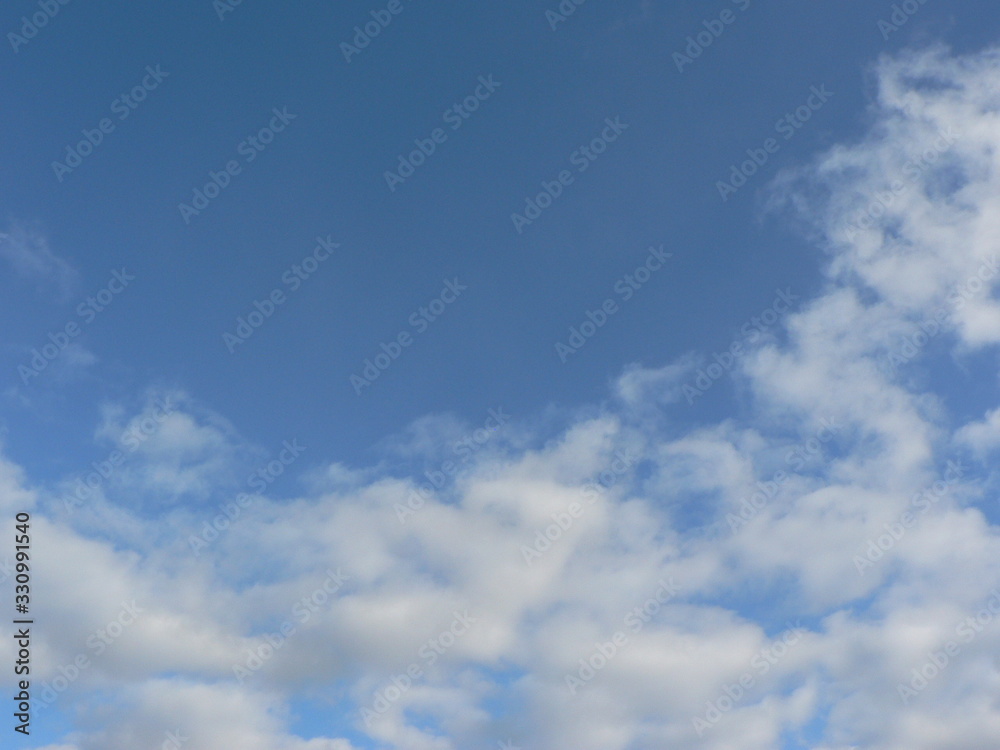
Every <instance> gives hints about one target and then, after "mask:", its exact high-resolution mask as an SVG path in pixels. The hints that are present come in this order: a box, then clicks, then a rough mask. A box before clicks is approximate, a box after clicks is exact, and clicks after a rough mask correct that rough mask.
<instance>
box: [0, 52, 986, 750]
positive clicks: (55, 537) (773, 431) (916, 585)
mask: <svg viewBox="0 0 1000 750" xmlns="http://www.w3.org/2000/svg"><path fill="white" fill-rule="evenodd" d="M876 72H877V78H878V81H879V84H880V88H879V93H878V97H877V99H876V101H875V102H873V104H872V109H873V112H872V117H873V125H872V128H871V130H870V132H869V133H868V134H867V136H865V137H864V138H863V139H862V140H860V141H859V142H858V143H855V144H849V145H842V146H839V147H837V148H835V149H833V150H832V151H830V152H829V153H827V154H824V155H823V156H821V157H820V158H819V159H818V160H817V161H816V162H815V163H814V164H812V165H809V166H808V167H804V168H802V169H800V170H798V171H796V172H793V173H789V174H786V175H784V176H783V177H782V178H781V179H780V180H779V181H778V182H777V184H776V186H775V193H774V200H773V207H774V208H775V210H779V211H780V210H791V211H794V212H796V215H797V216H798V218H799V219H800V220H802V221H804V222H805V226H807V227H809V230H810V232H811V234H812V235H813V236H814V237H815V238H816V239H817V241H819V242H821V243H822V244H823V245H824V246H825V247H827V248H828V249H829V253H830V257H829V263H828V266H827V268H826V273H827V276H828V283H827V286H826V290H825V291H824V292H823V293H822V294H821V295H819V296H818V297H817V298H815V299H813V300H812V301H810V302H809V303H808V304H804V305H803V306H802V307H801V309H800V310H799V311H797V312H792V313H790V314H788V316H787V317H786V319H785V320H784V322H783V325H784V327H785V332H786V334H787V336H785V337H782V340H783V341H782V343H779V342H778V341H776V340H770V341H768V342H765V343H762V344H761V345H760V346H758V347H757V348H756V349H754V350H753V351H752V352H750V353H749V354H748V355H747V356H745V357H744V358H743V359H742V360H741V362H740V363H739V366H738V372H737V373H736V377H738V378H739V379H740V380H741V381H742V383H743V384H745V385H746V389H745V392H746V393H747V394H748V396H747V399H748V400H747V403H746V407H747V408H746V414H747V416H745V417H743V418H741V419H739V420H735V419H734V420H727V421H725V422H722V423H719V424H710V425H703V426H701V427H699V428H697V429H692V430H690V431H688V432H687V433H685V434H677V433H676V428H666V427H664V424H663V422H664V420H663V419H662V418H658V417H657V415H659V414H662V411H663V410H664V409H680V408H684V406H683V405H681V404H678V403H677V402H678V401H679V387H680V385H681V384H682V383H683V382H684V380H685V379H686V377H687V376H688V375H689V373H690V372H691V369H692V368H693V367H696V366H697V362H698V355H697V354H689V355H685V357H683V358H681V359H680V360H679V361H677V362H673V363H668V364H666V365H665V366H664V367H662V368H652V369H651V368H642V367H637V366H633V367H629V368H627V369H626V370H625V372H624V374H623V375H622V377H621V378H620V379H619V380H618V382H617V383H615V384H614V395H615V396H616V397H617V399H616V400H614V401H613V402H611V404H610V405H608V406H605V407H603V408H601V409H591V410H588V411H587V412H586V413H583V412H581V413H580V414H578V415H575V416H572V417H569V418H567V421H566V424H565V425H563V427H562V428H561V429H560V430H558V431H557V432H556V433H555V434H547V433H546V434H543V433H542V431H541V429H540V428H539V429H538V431H537V433H536V434H527V432H529V431H526V430H524V429H522V430H521V432H520V433H519V434H518V435H517V437H516V440H514V439H512V440H508V441H503V442H499V441H498V442H497V443H496V444H494V445H492V446H491V450H490V451H484V452H482V453H481V454H477V455H476V456H475V457H474V458H473V459H472V460H471V461H470V462H469V463H468V464H467V465H465V466H463V467H462V469H461V471H460V472H459V473H458V474H457V476H455V477H454V478H452V479H450V480H449V481H448V483H447V484H446V485H445V486H442V487H440V488H435V489H434V490H433V491H430V490H428V489H426V488H425V489H424V491H421V490H420V487H419V485H420V483H421V482H420V481H417V480H411V479H408V478H401V477H397V476H390V475H388V474H387V473H386V472H385V471H384V469H382V468H381V467H379V468H375V469H373V468H370V467H369V468H364V469H351V468H348V467H343V466H341V465H339V464H336V463H333V462H331V463H329V464H328V465H327V466H325V467H322V468H320V469H316V468H315V467H313V468H312V469H310V473H309V480H310V481H309V482H308V483H307V486H308V487H309V491H308V492H307V493H306V494H305V495H304V496H302V497H297V498H286V499H281V500H278V499H274V498H272V497H270V495H269V494H267V493H261V492H248V491H247V490H246V489H245V488H243V490H242V491H243V492H244V493H245V494H244V495H242V498H243V500H242V502H237V501H236V500H235V499H234V498H235V497H237V495H236V494H235V493H237V492H239V491H241V482H240V477H241V476H242V475H243V472H246V470H247V467H248V466H252V465H253V463H254V461H256V460H260V454H259V451H258V450H257V449H255V448H252V447H249V446H247V445H245V443H244V441H243V440H242V439H241V438H240V436H239V434H238V433H237V432H236V430H235V429H234V428H232V427H231V426H230V425H229V424H228V423H227V422H226V421H225V420H224V419H222V418H221V417H218V416H217V415H214V414H212V413H211V412H210V411H209V410H207V409H205V408H204V407H201V406H199V405H198V404H196V403H195V402H194V401H193V400H191V399H189V398H187V397H184V396H182V395H177V396H176V400H177V402H178V404H177V408H176V409H174V410H172V411H170V413H169V414H168V415H167V416H165V417H164V418H163V419H162V420H161V423H160V424H159V425H158V426H157V429H156V430H155V431H154V432H151V433H150V435H149V436H147V439H144V440H143V441H142V443H141V445H140V446H139V447H137V448H136V450H135V455H134V456H133V457H132V459H131V461H132V463H131V464H126V466H125V467H123V468H122V469H121V470H120V471H118V472H117V473H116V474H115V478H114V479H112V480H109V481H108V482H107V484H106V486H105V487H103V488H102V490H101V492H100V493H97V495H96V496H95V497H96V499H95V501H94V502H93V503H88V504H86V505H85V506H84V507H82V508H79V509H77V511H76V512H75V513H73V514H66V513H63V512H61V511H60V504H59V503H57V502H50V503H48V504H47V505H45V506H44V508H45V512H44V513H43V514H40V515H38V516H37V519H36V522H35V523H36V536H37V538H38V540H39V543H38V549H37V551H36V554H37V557H38V568H37V570H36V573H35V575H36V582H37V584H36V585H37V587H38V589H39V591H40V594H39V602H40V603H41V604H40V605H39V606H40V607H42V608H43V611H40V612H39V617H40V618H42V617H44V619H45V622H47V623H49V626H48V627H47V628H46V630H45V632H44V633H39V638H40V639H41V640H40V641H39V642H38V643H37V644H36V658H37V661H38V669H39V679H40V680H46V681H48V682H50V683H51V684H54V682H53V681H54V680H55V679H56V678H57V677H58V676H59V674H60V669H62V668H64V667H65V666H66V665H67V664H70V663H73V660H74V659H75V658H76V656H77V655H79V654H83V655H85V656H86V657H87V658H88V659H89V661H90V665H89V666H88V668H86V669H85V670H82V671H81V673H80V675H79V676H78V677H77V678H76V679H74V680H73V681H72V683H71V684H68V685H67V687H66V689H65V690H64V691H61V692H60V694H59V697H58V699H57V701H56V702H55V708H61V707H65V709H66V710H68V709H69V707H70V706H77V707H82V708H86V709H87V710H88V713H87V715H88V716H89V718H88V719H86V720H81V722H80V724H79V726H78V727H77V731H76V733H75V734H74V735H73V736H72V737H68V738H67V741H70V742H72V743H74V745H73V747H74V748H79V750H90V748H96V747H101V748H107V749H108V750H124V749H125V748H129V749H131V748H134V747H139V746H151V747H152V746H158V743H161V742H163V741H164V737H165V735H164V733H165V732H168V731H175V728H178V727H179V728H180V730H179V731H182V732H183V733H184V734H185V735H186V736H189V737H190V739H188V740H185V744H184V745H183V746H184V747H185V748H190V749H191V750H200V748H218V747H224V746H230V745H232V746H239V747H247V748H262V749H263V748H281V749H285V748H287V750H350V749H351V748H354V747H374V746H384V747H398V748H406V750H452V749H457V748H466V747H496V744H497V741H498V740H502V739H506V738H507V737H516V740H515V741H516V744H518V745H519V746H521V747H524V748H529V749H531V748H546V750H548V749H549V748H553V749H555V750H561V749H562V748H567V749H568V748H574V749H575V750H598V749H600V750H609V749H610V750H616V749H617V750H626V748H647V747H648V748H654V747H655V748H659V747H666V746H669V747H675V748H679V749H680V750H685V749H687V748H691V749H692V750H693V749H694V748H708V749H710V750H728V749H730V748H734V747H739V748H741V750H771V749H772V748H775V747H779V746H780V745H781V743H782V741H783V739H784V738H788V737H797V738H799V741H800V744H801V745H803V746H810V747H812V748H814V750H846V748H852V747H857V746H864V747H866V748H871V749H872V750H904V749H905V750H944V749H945V748H948V750H980V748H983V747H989V746H992V745H993V744H995V741H996V737H997V736H1000V708H997V706H998V698H1000V672H998V670H997V664H996V660H995V657H994V654H995V653H996V651H997V647H998V646H1000V628H997V627H996V624H995V619H996V618H997V616H998V615H1000V595H994V590H995V589H998V588H1000V563H998V562H997V561H998V560H1000V554H998V553H1000V544H998V538H997V533H996V528H995V526H994V525H992V523H991V522H990V520H989V518H990V516H989V515H988V514H986V513H984V512H983V508H985V507H987V506H989V505H992V504H993V503H995V500H996V498H995V497H992V496H991V495H990V494H989V491H988V490H986V489H984V487H989V486H990V483H989V482H988V481H984V480H989V479H990V477H989V475H988V474H986V473H984V472H988V467H986V468H984V465H983V464H979V465H978V466H979V468H977V469H973V468H972V465H971V464H969V465H967V463H966V462H967V461H968V460H969V458H970V457H974V456H978V457H980V458H982V457H983V456H984V455H986V453H987V452H988V451H990V450H993V449H994V448H995V446H996V445H997V444H998V442H1000V441H998V440H997V438H996V434H997V416H996V415H997V410H996V407H995V405H989V406H990V407H992V409H993V410H989V408H987V409H986V412H987V413H986V414H985V416H984V417H983V419H982V421H977V422H972V423H969V424H966V425H962V424H952V422H953V421H954V420H953V418H952V417H951V416H950V415H949V413H948V412H947V411H946V410H945V409H944V407H943V405H942V403H941V401H940V400H939V399H937V398H935V397H934V394H933V393H931V392H929V390H928V388H927V387H926V386H921V384H922V383H925V382H926V381H927V378H926V377H925V376H924V374H923V368H924V367H925V365H926V363H927V362H929V361H931V360H934V361H937V362H938V363H939V364H940V365H941V366H945V367H948V366H954V362H955V361H956V360H961V359H962V358H965V357H968V355H969V353H970V352H977V351H979V352H982V351H988V352H992V353H993V354H994V356H995V352H994V351H993V349H992V347H993V346H994V345H995V344H996V343H997V341H998V340H1000V306H998V302H997V299H996V297H995V295H994V289H995V287H996V282H997V274H996V273H995V258H994V253H995V252H996V240H995V238H996V237H997V229H998V227H997V226H996V222H997V221H998V219H997V218H996V217H997V214H996V212H995V210H994V206H995V205H996V203H997V201H998V199H1000V171H998V169H997V167H998V161H997V160H998V158H1000V157H998V154H1000V128H998V127H997V125H998V124H1000V123H998V121H997V113H998V111H1000V94H998V93H997V87H996V85H995V81H996V80H997V76H998V75H1000V53H997V52H996V51H986V52H983V53H981V54H976V55H970V56H966V57H956V56H953V55H951V54H949V53H948V52H947V51H946V50H944V49H940V48H933V49H929V50H925V51H923V52H919V53H917V52H909V53H904V54H901V55H899V56H897V57H887V58H884V59H883V60H881V61H880V62H879V63H878V65H877V68H876ZM991 269H992V270H991ZM928 397H929V398H928ZM152 400H153V399H150V401H151V402H152ZM152 409H153V406H152V405H151V404H146V405H144V406H143V407H142V408H140V409H139V410H138V413H136V409H135V407H133V408H132V409H131V410H129V409H125V408H122V409H117V408H115V409H108V410H107V411H106V413H105V415H104V420H103V423H102V424H101V426H100V427H99V429H98V438H99V439H102V440H120V439H122V436H123V435H125V434H128V432H129V430H130V429H136V428H141V425H142V423H143V420H144V419H151V418H152V414H153V411H152ZM474 428H475V425H473V426H470V427H465V426H463V425H460V424H456V422H455V420H454V419H453V418H442V419H437V420H436V419H434V418H428V419H424V420H422V421H421V422H419V423H418V424H416V425H414V426H413V428H412V429H411V430H409V431H408V434H406V435H404V436H402V437H400V438H398V439H396V440H391V441H388V442H387V444H386V450H387V451H388V452H391V453H392V455H394V456H397V457H399V456H403V457H406V458H411V459H414V460H416V461H417V462H419V460H420V459H421V458H422V457H427V456H430V457H435V456H437V455H439V451H438V450H436V446H438V445H439V444H441V443H447V442H450V441H453V440H454V439H456V437H458V436H461V435H462V434H465V433H466V432H468V431H470V430H473V429H474ZM278 449H279V446H273V451H274V452H276V451H277V450H278ZM965 452H967V453H965ZM271 457H272V458H274V453H272V456H271ZM316 460H318V457H317V459H316ZM57 489H59V490H60V491H62V492H65V491H66V488H65V487H61V488H57ZM39 492H40V491H39V490H34V489H31V488H30V487H28V481H27V479H26V477H25V476H24V475H23V474H22V473H21V472H20V471H19V470H18V469H17V468H16V467H14V466H13V465H11V464H10V463H3V464H0V505H3V506H4V507H6V508H8V509H11V508H15V507H28V506H31V505H32V504H33V503H34V502H35V497H36V495H37V494H38V493H39ZM43 494H44V493H43ZM49 494H52V493H49ZM57 495H58V493H56V496H57ZM164 496H169V497H170V498H176V497H181V496H191V497H196V498H201V499H205V498H212V499H213V502H214V500H215V499H217V496H221V498H222V500H221V501H222V510H221V511H218V510H215V509H213V510H212V511H209V512H206V511H205V510H204V507H205V506H204V505H203V504H194V503H191V504H183V503H180V504H175V503H172V502H171V503H165V504H164V503H162V502H160V504H159V505H157V504H155V503H154V504H153V505H150V498H154V499H156V498H158V499H159V501H162V499H163V497H164ZM159 501H158V502H159ZM400 508H405V509H406V511H405V512H403V513H400ZM10 515H11V514H10V513H8V514H7V517H8V518H9V517H10ZM8 531H10V528H9V524H8V525H7V526H6V527H4V529H3V533H4V534H7V533H8ZM192 539H199V540H200V541H201V543H200V544H193V543H192ZM41 592H44V593H41ZM133 601H134V602H135V605H134V606H133V609H136V607H137V608H139V609H141V611H139V612H136V613H135V616H134V617H133V616H131V615H129V616H127V617H126V616H125V615H123V611H124V609H123V608H126V607H127V606H128V605H129V604H131V603H132V602H133ZM993 609H996V610H997V612H996V613H994V612H993ZM969 618H972V619H971V620H970V619H969ZM125 619H128V620H129V622H128V623H127V624H125V623H124V620H125ZM115 622H118V623H119V625H118V626H115V625H114V624H113V623H115ZM113 633H117V635H114V637H112V634H113ZM102 634H103V635H102ZM95 639H96V640H95ZM109 639H110V640H109ZM8 640H9V639H8ZM92 644H100V645H103V646H104V647H103V648H99V647H98V645H92ZM949 644H952V645H949ZM11 648H12V646H11V644H10V643H7V642H5V643H4V644H3V645H2V646H0V651H4V652H5V654H6V655H5V656H3V657H0V658H7V657H9V656H10V655H11V653H12V652H11ZM942 655H943V656H942ZM928 664H930V665H931V666H930V667H928V666H927V665H928ZM5 679H6V678H5ZM908 691H909V692H908ZM302 696H309V697H310V698H311V699H314V700H319V701H325V702H327V703H328V704H329V705H330V711H331V712H334V713H336V714H337V715H338V716H339V717H341V718H340V719H338V721H337V722H336V724H337V726H343V725H345V724H346V725H348V726H350V727H351V728H352V729H351V732H352V736H351V738H350V741H349V740H348V738H346V737H341V736H337V734H338V733H337V732H331V733H330V736H326V737H324V736H320V737H314V738H309V739H303V738H300V737H297V736H296V735H295V734H294V733H293V732H292V731H291V729H290V728H289V727H290V725H291V721H290V717H289V705H290V704H291V702H292V701H294V700H295V699H296V698H298V697H302ZM49 710H52V709H49ZM340 734H342V733H340ZM352 742H353V743H354V744H352ZM373 743H376V744H373ZM377 743H381V745H377Z"/></svg>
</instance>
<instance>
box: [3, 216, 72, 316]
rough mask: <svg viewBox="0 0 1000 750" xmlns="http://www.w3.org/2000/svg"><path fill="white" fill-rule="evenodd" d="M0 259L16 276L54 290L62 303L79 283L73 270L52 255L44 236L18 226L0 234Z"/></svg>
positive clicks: (63, 261) (33, 230)
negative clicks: (8, 265) (7, 264)
mask: <svg viewBox="0 0 1000 750" xmlns="http://www.w3.org/2000/svg"><path fill="white" fill-rule="evenodd" d="M0 258H3V259H4V260H6V261H7V262H8V263H9V264H10V265H11V267H12V268H13V269H14V272H15V273H16V274H17V275H18V276H21V277H22V278H25V279H30V280H32V281H38V282H42V283H43V284H47V285H51V286H52V287H54V289H55V292H56V293H57V294H58V296H59V298H60V299H62V300H65V299H66V298H68V297H69V295H70V294H71V293H72V291H73V290H74V289H75V287H76V285H77V283H78V274H77V272H76V270H75V269H74V268H73V267H72V266H71V265H70V264H69V263H67V262H66V261H65V260H63V259H62V258H60V257H59V256H57V255H56V254H55V253H53V252H52V250H51V249H50V248H49V243H48V239H47V238H46V237H45V235H44V234H42V233H40V232H38V231H37V230H35V229H30V228H27V227H25V226H22V225H20V224H14V225H13V226H12V227H10V228H9V229H8V231H7V232H2V233H0Z"/></svg>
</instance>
